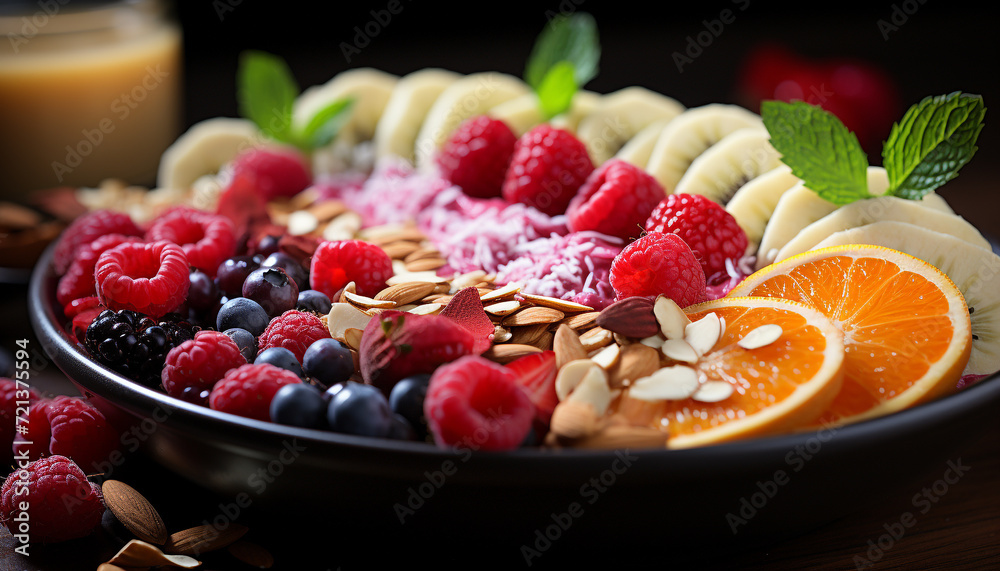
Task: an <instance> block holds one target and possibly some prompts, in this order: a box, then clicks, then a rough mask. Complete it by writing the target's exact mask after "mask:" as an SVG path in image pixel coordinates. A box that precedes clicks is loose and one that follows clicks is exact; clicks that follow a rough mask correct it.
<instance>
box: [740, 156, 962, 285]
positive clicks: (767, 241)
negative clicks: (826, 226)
mask: <svg viewBox="0 0 1000 571" xmlns="http://www.w3.org/2000/svg"><path fill="white" fill-rule="evenodd" d="M867 175H868V192H869V193H871V194H873V195H875V196H879V195H881V194H883V193H885V191H886V190H888V188H889V175H888V174H887V173H886V172H885V169H884V168H882V167H868V172H867ZM916 204H920V205H921V206H923V207H925V208H929V209H932V210H937V211H939V212H943V213H948V214H954V211H952V209H951V207H950V206H948V203H947V202H946V201H945V200H944V199H943V198H941V196H940V195H938V194H935V193H933V192H931V193H928V194H927V195H925V196H924V198H923V200H921V201H920V202H919V203H916ZM835 210H837V205H835V204H833V203H832V202H829V201H827V200H824V199H822V198H820V197H819V195H818V194H816V193H815V192H813V191H812V190H811V189H809V188H808V187H806V186H805V185H804V184H802V183H801V182H800V183H798V184H796V185H795V186H793V187H792V188H790V189H789V190H787V191H786V192H784V193H783V194H782V195H781V197H780V198H779V199H778V203H777V204H776V205H775V207H774V211H773V212H772V213H771V217H770V218H769V219H768V221H767V225H766V226H765V227H764V234H763V235H762V236H761V239H760V246H759V247H758V248H757V265H756V269H758V270H759V269H760V268H763V267H764V266H766V265H768V264H770V263H772V262H774V261H775V260H776V259H777V256H778V253H779V251H780V250H781V249H782V248H783V247H784V246H785V244H788V243H789V242H791V241H792V240H793V239H795V237H796V235H798V234H799V233H800V232H802V231H803V230H804V229H805V228H806V227H807V226H809V225H810V224H812V223H814V222H816V221H817V220H820V219H821V218H823V217H825V216H828V215H829V214H831V213H832V212H834V211H835Z"/></svg>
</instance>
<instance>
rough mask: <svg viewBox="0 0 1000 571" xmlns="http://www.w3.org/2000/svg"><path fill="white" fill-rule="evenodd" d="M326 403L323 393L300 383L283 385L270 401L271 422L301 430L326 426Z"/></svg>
mask: <svg viewBox="0 0 1000 571" xmlns="http://www.w3.org/2000/svg"><path fill="white" fill-rule="evenodd" d="M327 406H328V405H327V402H326V399H325V398H324V396H323V392H322V391H320V390H319V389H317V388H316V387H314V386H312V385H309V384H305V383H301V384H291V385H285V386H283V387H281V388H280V389H278V392H276V393H274V398H273V399H271V420H272V421H274V422H277V423H278V424H288V425H291V426H301V427H303V428H324V427H325V426H326V410H327Z"/></svg>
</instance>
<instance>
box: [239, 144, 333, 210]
mask: <svg viewBox="0 0 1000 571" xmlns="http://www.w3.org/2000/svg"><path fill="white" fill-rule="evenodd" d="M233 173H234V176H235V175H237V174H238V175H240V176H241V177H244V178H245V179H246V180H247V181H248V182H249V183H250V184H251V186H253V187H254V188H255V189H256V191H257V193H258V194H259V195H260V196H261V197H263V198H264V200H271V199H274V198H281V197H290V196H295V195H296V194H298V193H299V192H301V191H303V190H305V189H306V187H308V186H309V185H310V184H312V181H313V175H312V170H311V169H310V168H309V163H308V161H307V160H306V157H305V156H303V155H302V153H300V152H299V151H297V150H295V149H293V148H291V147H278V146H271V147H257V148H253V149H249V150H247V151H244V152H242V153H240V154H239V155H237V156H236V158H235V159H233Z"/></svg>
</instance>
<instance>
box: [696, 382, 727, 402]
mask: <svg viewBox="0 0 1000 571" xmlns="http://www.w3.org/2000/svg"><path fill="white" fill-rule="evenodd" d="M733 392H735V390H734V389H733V385H732V384H730V383H728V382H726V381H705V382H703V383H701V386H699V387H698V390H696V391H695V392H694V394H693V395H691V398H693V399H694V400H696V401H699V402H719V401H724V400H726V399H727V398H729V397H731V396H732V395H733Z"/></svg>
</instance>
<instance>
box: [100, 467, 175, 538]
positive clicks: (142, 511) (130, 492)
mask: <svg viewBox="0 0 1000 571" xmlns="http://www.w3.org/2000/svg"><path fill="white" fill-rule="evenodd" d="M101 494H103V495H104V504H105V505H106V506H107V507H108V509H109V510H111V513H112V514H114V516H115V517H116V518H118V521H120V522H121V523H122V525H123V526H125V529H127V530H129V531H130V532H132V534H133V535H135V536H136V537H138V538H139V539H141V540H143V541H146V542H149V543H155V544H157V545H163V544H164V543H166V542H167V540H168V539H169V538H170V534H168V533H167V526H166V525H164V523H163V518H161V517H160V514H159V513H158V512H157V511H156V508H154V507H153V504H151V503H149V500H147V499H146V498H145V497H144V496H143V495H142V494H140V493H139V492H138V491H136V489H135V488H133V487H132V486H129V485H128V484H126V483H124V482H122V481H119V480H105V482H104V484H102V485H101Z"/></svg>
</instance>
